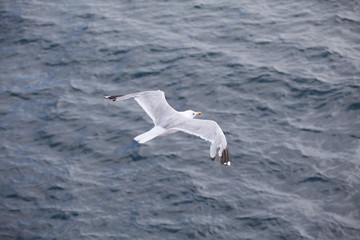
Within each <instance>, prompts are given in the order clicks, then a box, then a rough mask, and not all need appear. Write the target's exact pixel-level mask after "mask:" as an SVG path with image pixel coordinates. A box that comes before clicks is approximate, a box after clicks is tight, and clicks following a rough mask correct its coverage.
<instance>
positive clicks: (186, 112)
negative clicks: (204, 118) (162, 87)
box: [182, 110, 202, 118]
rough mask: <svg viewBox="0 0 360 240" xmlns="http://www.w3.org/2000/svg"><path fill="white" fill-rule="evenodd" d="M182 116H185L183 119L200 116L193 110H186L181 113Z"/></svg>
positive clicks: (199, 113)
mask: <svg viewBox="0 0 360 240" xmlns="http://www.w3.org/2000/svg"><path fill="white" fill-rule="evenodd" d="M182 114H183V115H184V116H185V117H188V118H194V117H196V116H200V115H202V113H201V112H194V111H193V110H187V111H185V112H182Z"/></svg>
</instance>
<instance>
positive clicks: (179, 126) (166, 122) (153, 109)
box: [105, 90, 230, 166]
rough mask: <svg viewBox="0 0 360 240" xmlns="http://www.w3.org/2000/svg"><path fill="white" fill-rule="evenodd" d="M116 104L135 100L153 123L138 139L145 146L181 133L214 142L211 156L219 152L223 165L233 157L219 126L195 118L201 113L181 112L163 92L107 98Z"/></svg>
mask: <svg viewBox="0 0 360 240" xmlns="http://www.w3.org/2000/svg"><path fill="white" fill-rule="evenodd" d="M105 98H107V99H110V100H113V101H116V100H120V101H121V100H126V99H130V98H134V99H135V100H136V101H137V102H138V103H139V105H140V106H141V107H142V108H143V109H144V111H145V112H146V113H147V114H148V115H149V117H150V118H151V120H152V121H153V122H154V125H155V126H154V127H153V128H152V129H151V130H149V131H147V132H145V133H143V134H140V135H139V136H137V137H135V138H134V140H135V141H137V142H139V143H146V142H148V141H150V140H152V139H154V138H156V137H158V136H167V135H170V134H173V133H176V132H178V131H183V132H186V133H189V134H192V135H196V136H198V137H200V138H202V139H204V140H206V141H209V142H211V146H210V157H211V159H212V160H214V159H215V156H216V150H217V149H218V148H219V151H218V155H219V157H220V161H221V163H222V164H223V165H226V166H230V154H229V151H228V148H227V142H226V138H225V135H224V133H223V131H222V130H221V128H220V127H219V125H218V124H217V123H216V122H215V121H212V120H203V119H194V117H195V116H198V115H201V113H200V112H194V111H192V110H187V111H184V112H178V111H176V110H175V109H173V108H172V107H171V106H170V105H169V104H168V103H167V101H166V99H165V94H164V92H163V91H160V90H157V91H145V92H138V93H132V94H126V95H117V96H106V97H105Z"/></svg>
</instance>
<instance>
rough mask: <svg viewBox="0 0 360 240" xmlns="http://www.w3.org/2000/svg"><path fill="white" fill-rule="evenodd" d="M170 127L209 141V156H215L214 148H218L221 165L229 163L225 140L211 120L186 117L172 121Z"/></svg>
mask: <svg viewBox="0 0 360 240" xmlns="http://www.w3.org/2000/svg"><path fill="white" fill-rule="evenodd" d="M169 128H170V129H175V130H180V131H183V132H186V133H189V134H192V135H195V136H198V137H200V138H202V139H204V140H206V141H208V142H211V146H210V157H211V158H212V159H214V158H215V155H216V150H217V149H218V148H220V150H219V156H220V160H221V163H222V164H223V165H230V154H229V150H228V148H227V141H226V138H225V135H224V133H223V131H222V130H221V128H220V126H219V125H218V124H217V123H216V122H215V121H212V120H203V119H187V120H186V121H181V122H179V123H176V122H174V124H172V125H171V126H169Z"/></svg>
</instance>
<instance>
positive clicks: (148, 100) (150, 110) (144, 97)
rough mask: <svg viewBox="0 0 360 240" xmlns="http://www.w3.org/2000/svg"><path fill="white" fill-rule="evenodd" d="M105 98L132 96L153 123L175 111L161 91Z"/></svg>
mask: <svg viewBox="0 0 360 240" xmlns="http://www.w3.org/2000/svg"><path fill="white" fill-rule="evenodd" d="M105 98H107V99H110V100H113V101H116V100H119V101H121V100H126V99H130V98H134V99H135V100H136V101H137V102H138V103H139V105H140V106H141V107H142V108H143V109H144V111H145V112H146V113H147V115H149V117H150V118H151V120H152V121H153V122H154V124H155V125H158V123H159V122H160V121H161V120H162V119H163V118H164V117H166V116H167V115H171V114H173V113H177V112H176V111H175V109H173V108H172V107H171V106H170V105H169V104H168V102H167V101H166V99H165V94H164V92H163V91H160V90H157V91H145V92H138V93H131V94H126V95H116V96H106V97H105Z"/></svg>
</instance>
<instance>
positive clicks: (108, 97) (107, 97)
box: [105, 95, 123, 102]
mask: <svg viewBox="0 0 360 240" xmlns="http://www.w3.org/2000/svg"><path fill="white" fill-rule="evenodd" d="M121 96H123V95H117V96H105V98H106V99H109V100H112V101H113V102H115V101H116V98H118V97H121Z"/></svg>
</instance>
